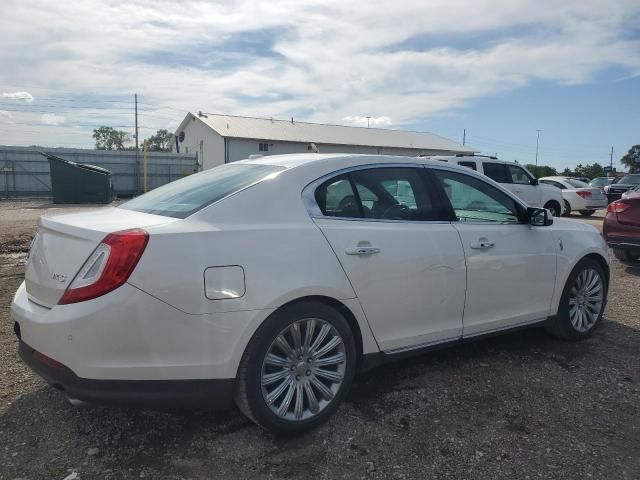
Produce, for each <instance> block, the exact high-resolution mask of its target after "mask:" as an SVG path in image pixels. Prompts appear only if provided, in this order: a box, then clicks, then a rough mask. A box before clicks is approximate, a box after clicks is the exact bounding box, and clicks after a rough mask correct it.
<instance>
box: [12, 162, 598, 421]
mask: <svg viewBox="0 0 640 480" xmlns="http://www.w3.org/2000/svg"><path fill="white" fill-rule="evenodd" d="M607 252H608V249H607V246H606V244H605V242H604V240H603V238H602V236H601V235H600V233H599V232H598V231H597V230H596V229H595V228H594V227H592V226H590V225H586V224H582V223H578V222H571V221H568V220H563V219H553V218H552V217H551V216H550V214H549V212H548V210H545V209H542V208H532V207H528V206H527V204H526V203H525V202H524V201H522V200H521V199H520V198H519V197H517V196H516V195H514V193H513V192H511V191H510V190H508V189H506V188H504V187H502V186H501V185H499V184H498V183H495V182H494V181H492V180H491V179H489V178H488V177H486V176H484V175H481V174H479V173H477V172H474V171H471V170H470V169H468V168H462V167H460V166H457V165H453V164H451V163H445V162H438V161H430V160H425V159H418V158H408V157H406V158H403V157H393V156H364V155H346V154H333V155H328V154H325V155H317V154H299V155H284V156H268V157H264V158H261V159H257V160H246V161H240V162H234V163H231V164H226V165H223V166H220V167H217V168H214V169H211V170H207V171H204V172H201V173H198V174H194V175H191V176H189V177H186V178H184V179H181V180H178V181H176V182H173V183H170V184H168V185H165V186H163V187H160V188H157V189H155V190H152V191H151V192H149V193H147V194H145V195H142V196H140V197H137V198H134V199H133V200H130V201H129V202H126V203H123V204H122V205H120V206H118V207H115V208H108V209H103V210H99V211H96V212H91V213H76V214H69V215H61V216H57V217H42V218H41V219H40V221H39V228H38V233H37V234H36V236H35V239H34V242H33V246H32V247H31V251H30V253H29V257H28V261H27V267H26V274H25V281H24V282H23V284H22V285H21V286H20V287H19V288H18V291H17V293H16V295H15V297H14V299H13V303H12V305H11V317H12V318H13V319H14V320H15V331H16V333H17V335H18V338H19V352H20V355H21V357H22V359H23V360H24V361H25V362H26V363H27V364H28V365H29V366H30V367H31V368H32V369H33V370H35V371H36V372H37V373H38V374H40V375H41V376H42V377H43V378H44V379H45V380H47V381H48V382H49V383H50V384H52V385H54V386H55V387H56V388H58V389H59V390H61V391H63V392H64V393H65V394H66V395H67V396H68V397H69V398H71V399H73V400H74V401H88V402H98V401H100V402H113V403H118V402H120V403H126V404H127V405H132V404H136V403H148V402H153V401H155V402H164V403H168V404H169V405H171V406H173V407H175V406H186V405H189V404H198V403H199V402H205V404H206V405H208V406H215V407H219V408H221V407H228V406H230V405H231V403H232V400H234V399H235V402H236V404H237V405H238V406H239V407H240V409H241V410H242V411H243V412H244V413H245V414H246V415H247V416H248V417H249V418H251V419H252V420H254V421H255V422H257V423H259V424H260V425H262V426H264V427H266V428H269V429H274V430H280V431H288V432H296V431H301V430H305V429H308V428H311V427H313V426H315V425H318V424H319V423H320V422H322V421H324V420H326V419H327V417H328V416H330V415H331V413H332V412H333V411H334V410H335V409H336V408H337V407H338V405H339V404H340V402H342V400H343V399H344V398H345V396H346V395H347V392H348V390H349V387H350V386H351V383H352V380H353V377H354V374H355V373H356V372H357V371H362V370H365V369H368V368H372V367H374V366H376V365H380V364H383V363H386V362H389V361H392V360H395V359H399V358H405V357H406V356H407V355H412V354H418V353H420V352H423V351H425V350H428V349H430V348H433V347H435V346H438V345H442V344H449V343H456V342H460V341H463V340H466V339H473V338H476V337H481V336H482V335H485V334H493V333H496V332H498V331H502V330H509V329H513V328H521V327H524V326H532V325H539V326H544V327H545V328H546V329H547V330H548V331H549V332H550V333H552V334H553V335H556V336H558V337H561V338H566V339H581V338H584V337H587V336H588V335H590V334H591V333H592V332H593V331H594V329H595V328H596V327H597V325H598V323H599V322H600V319H601V317H602V312H603V310H604V307H605V304H606V299H607V289H608V285H609V264H608V255H607Z"/></svg>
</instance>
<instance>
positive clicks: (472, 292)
mask: <svg viewBox="0 0 640 480" xmlns="http://www.w3.org/2000/svg"><path fill="white" fill-rule="evenodd" d="M432 171H433V172H434V174H435V176H436V177H437V178H438V179H439V181H440V184H441V185H442V187H443V188H444V191H445V194H446V196H447V197H448V199H449V201H450V203H451V206H452V209H453V212H454V214H455V218H456V220H455V221H454V222H453V223H452V224H453V225H454V226H455V228H456V230H457V231H458V232H459V234H460V239H461V240H462V245H463V248H464V253H465V258H466V263H467V296H466V303H465V310H464V320H463V323H464V327H463V336H464V337H470V336H474V335H479V334H483V333H489V332H491V331H494V330H500V329H503V328H508V327H513V326H518V325H524V324H527V323H531V322H533V321H536V320H541V319H544V318H545V317H547V316H548V315H549V314H550V313H551V311H550V310H551V298H552V296H553V292H554V288H555V277H556V251H555V243H554V240H553V236H552V232H551V229H549V228H545V227H532V226H530V225H528V224H523V223H521V222H520V213H519V209H518V207H517V206H516V202H515V201H514V200H513V199H512V198H510V197H509V196H508V195H507V194H505V193H504V192H502V191H501V190H499V189H498V188H496V187H494V186H493V185H491V184H489V183H487V182H485V181H484V180H481V179H480V178H479V177H472V176H470V175H466V174H462V173H458V172H452V171H447V170H441V169H433V170H432Z"/></svg>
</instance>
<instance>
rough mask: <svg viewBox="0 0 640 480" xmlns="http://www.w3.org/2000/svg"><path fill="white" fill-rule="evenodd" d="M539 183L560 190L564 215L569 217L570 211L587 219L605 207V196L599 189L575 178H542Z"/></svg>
mask: <svg viewBox="0 0 640 480" xmlns="http://www.w3.org/2000/svg"><path fill="white" fill-rule="evenodd" d="M540 183H544V184H545V185H552V186H554V187H557V188H559V189H560V190H562V198H563V201H564V215H566V216H569V215H571V212H572V211H578V212H580V214H581V215H584V216H585V217H588V216H589V215H593V214H594V212H595V211H596V210H597V209H599V208H606V207H607V203H608V202H607V196H606V195H605V194H604V190H602V188H600V187H590V186H589V185H587V184H586V183H584V182H583V181H581V180H578V179H577V178H572V177H558V176H556V177H543V178H541V179H540Z"/></svg>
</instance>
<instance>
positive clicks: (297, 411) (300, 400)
mask: <svg viewBox="0 0 640 480" xmlns="http://www.w3.org/2000/svg"><path fill="white" fill-rule="evenodd" d="M303 392H304V390H303V388H302V384H301V383H298V384H297V385H296V404H295V405H294V407H293V414H294V415H295V417H296V419H297V420H300V419H301V418H302V413H303V409H302V408H303V406H304V393H303Z"/></svg>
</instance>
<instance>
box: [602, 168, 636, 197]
mask: <svg viewBox="0 0 640 480" xmlns="http://www.w3.org/2000/svg"><path fill="white" fill-rule="evenodd" d="M639 184H640V173H632V174H628V175H625V176H624V177H622V178H621V179H620V180H619V181H617V182H615V183H613V184H611V185H609V187H608V188H607V190H606V193H607V199H608V200H609V203H611V202H614V201H616V200H620V198H622V194H623V193H625V192H626V191H627V190H631V189H632V188H634V187H636V186H637V185H639Z"/></svg>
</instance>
